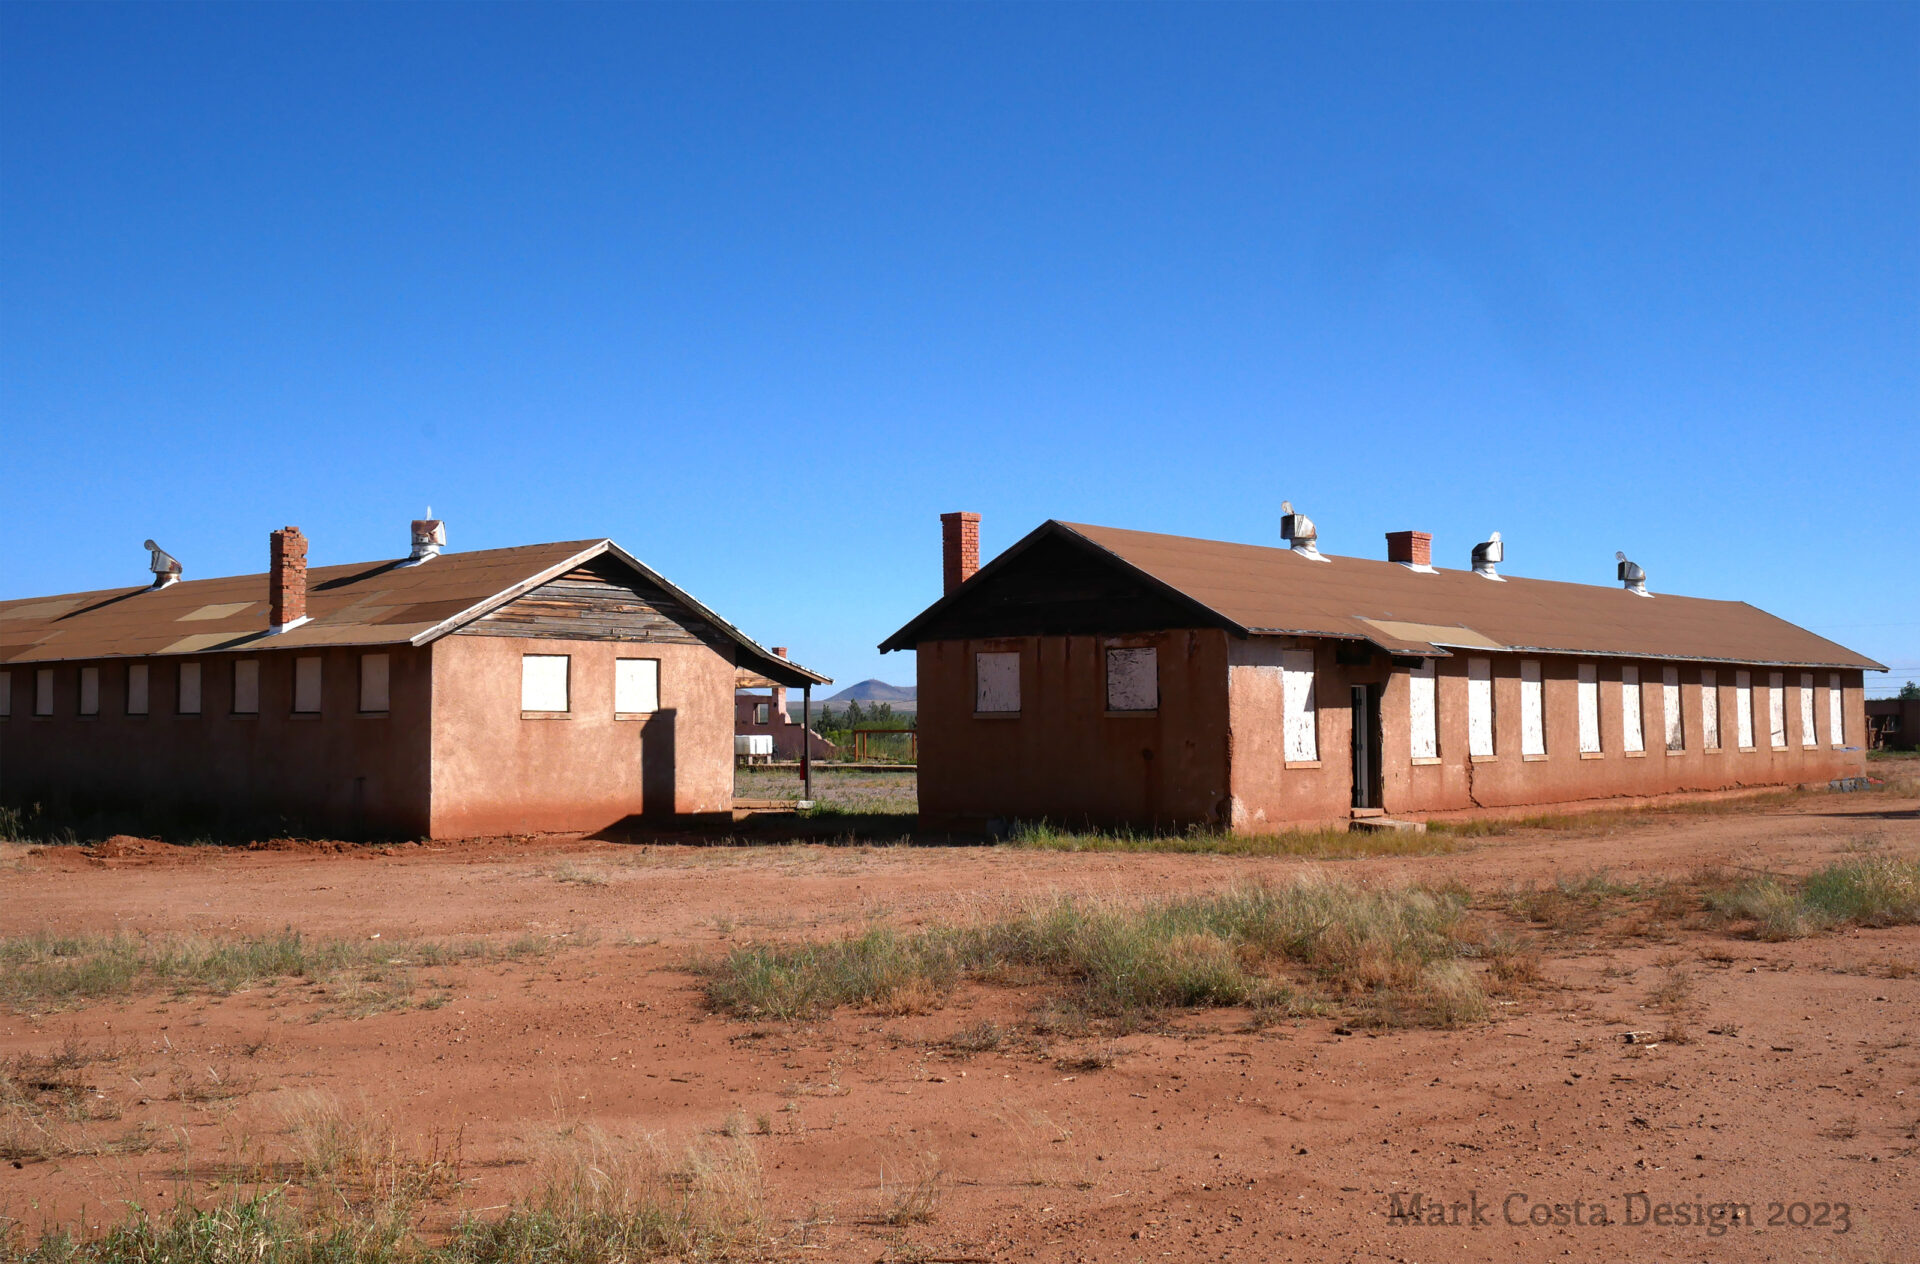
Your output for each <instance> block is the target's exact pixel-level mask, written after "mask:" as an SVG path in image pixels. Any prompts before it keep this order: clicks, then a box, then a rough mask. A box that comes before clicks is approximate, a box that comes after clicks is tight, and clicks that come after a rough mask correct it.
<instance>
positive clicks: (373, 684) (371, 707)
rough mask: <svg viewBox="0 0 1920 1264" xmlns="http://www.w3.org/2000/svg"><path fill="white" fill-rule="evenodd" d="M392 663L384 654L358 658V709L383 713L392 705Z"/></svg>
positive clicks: (363, 655) (366, 655)
mask: <svg viewBox="0 0 1920 1264" xmlns="http://www.w3.org/2000/svg"><path fill="white" fill-rule="evenodd" d="M392 692H393V661H392V660H391V659H390V658H388V656H387V655H385V654H362V655H361V656H360V709H361V710H362V711H385V710H388V709H389V708H390V707H391V705H392V701H393V698H392Z"/></svg>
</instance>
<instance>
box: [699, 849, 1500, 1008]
mask: <svg viewBox="0 0 1920 1264" xmlns="http://www.w3.org/2000/svg"><path fill="white" fill-rule="evenodd" d="M1479 940H1480V932H1479V929H1478V928H1477V926H1475V925H1473V924H1472V923H1470V922H1469V921H1468V920H1467V901H1466V898H1465V895H1464V893H1463V892H1460V891H1457V890H1451V889H1449V890H1434V889H1430V888H1425V887H1391V888H1374V887H1367V886H1360V885H1356V884H1353V883H1347V882H1337V881H1332V880H1328V879H1325V878H1320V877H1307V878H1303V879H1300V880H1298V881H1295V882H1292V883H1288V884H1284V885H1246V886H1239V887H1234V888H1231V889H1229V890H1227V891H1224V892H1219V893H1216V894H1212V895H1205V896H1195V897H1188V898H1182V899H1173V900H1161V901H1153V902H1149V903H1145V904H1131V903H1118V902H1110V901H1100V900H1091V899H1080V898H1071V897H1068V898H1061V899H1056V900H1052V901H1047V902H1042V903H1036V904H1032V905H1029V906H1027V907H1026V908H1023V909H1021V910H1019V911H1018V912H1016V913H1014V914H1012V915H1011V916H1005V917H1000V918H997V919H991V920H982V921H979V922H975V923H971V924H966V925H959V926H935V927H931V928H928V929H925V930H922V931H918V932H915V933H911V934H909V933H905V932H901V931H898V930H894V929H892V928H890V927H884V926H881V927H874V928H872V929H869V930H867V931H865V932H863V933H861V934H858V935H852V936H847V937H845V938H842V939H837V940H829V941H825V942H821V943H800V944H751V945H746V946H742V947H739V948H735V949H734V950H732V951H731V952H729V953H728V954H727V955H726V956H724V957H722V958H719V959H717V960H709V961H705V962H701V963H696V965H695V966H694V968H695V969H696V970H698V971H699V972H700V973H702V974H703V975H704V976H705V977H706V980H707V993H708V997H709V999H710V1001H711V1002H712V1004H713V1005H714V1007H715V1008H717V1009H719V1010H721V1011H723V1012H726V1013H730V1014H734V1015H736V1016H738V1017H743V1018H761V1017H773V1018H779V1019H803V1018H813V1017H818V1016H821V1015H824V1014H827V1013H830V1012H831V1011H832V1010H834V1009H835V1008H837V1007H839V1006H843V1005H862V1006H869V1007H874V1008H879V1009H883V1010H888V1009H897V1008H899V1007H902V1006H911V1007H912V1009H913V1010H915V1011H920V1010H924V1009H927V1008H930V1007H932V1006H933V1005H935V1004H937V1003H938V1002H939V1001H940V1000H942V999H944V998H945V997H946V996H948V995H949V994H951V992H952V991H953V989H954V988H955V987H956V986H957V985H958V984H959V983H960V982H961V981H962V980H963V979H966V978H974V979H978V980H980V981H982V982H989V983H992V982H999V983H1006V984H1013V985H1019V984H1026V983H1031V982H1036V981H1038V982H1046V983H1051V984H1052V985H1054V986H1055V987H1056V988H1057V989H1058V994H1057V995H1056V996H1055V997H1054V999H1053V1004H1052V1005H1051V1006H1050V1007H1049V1011H1050V1012H1048V1013H1046V1014H1043V1016H1042V1017H1041V1019H1040V1020H1039V1021H1038V1023H1037V1026H1038V1027H1039V1028H1041V1029H1043V1030H1050V1031H1051V1032H1053V1033H1054V1034H1068V1035H1072V1034H1076V1033H1077V1029H1078V1028H1079V1027H1081V1026H1084V1023H1085V1021H1086V1020H1088V1019H1098V1020H1101V1021H1103V1022H1106V1023H1108V1024H1109V1025H1110V1027H1112V1028H1114V1029H1118V1030H1130V1029H1133V1028H1135V1027H1137V1026H1139V1025H1140V1024H1142V1023H1145V1022H1151V1021H1154V1020H1156V1019H1157V1018H1158V1017H1159V1016H1161V1015H1164V1014H1165V1013H1167V1012H1169V1011H1172V1010H1175V1009H1187V1008H1199V1007H1213V1006H1243V1005H1244V1006H1253V1007H1256V1008H1267V1009H1275V1010H1289V1011H1294V1010H1300V1009H1304V1008H1308V1007H1310V1006H1311V1004H1312V1000H1311V999H1308V1000H1305V1001H1303V999H1302V997H1301V996H1300V994H1299V991H1298V990H1297V989H1296V987H1295V986H1294V985H1293V983H1292V982H1291V981H1289V980H1286V979H1284V978H1282V977H1281V975H1282V972H1283V971H1291V972H1294V973H1296V974H1303V975H1305V976H1306V979H1307V980H1308V983H1309V986H1310V987H1311V989H1312V990H1313V991H1314V992H1317V993H1318V994H1320V996H1321V997H1323V998H1325V999H1328V1000H1346V1001H1351V1002H1353V1003H1355V1004H1357V1005H1360V1006H1362V1007H1363V1008H1372V1009H1378V1008H1380V1007H1382V1006H1385V1007H1387V1008H1392V1009H1395V1010H1398V1011H1403V1012H1414V1013H1418V1014H1421V1015H1425V1016H1426V1017H1425V1018H1424V1019H1423V1021H1437V1022H1440V1023H1442V1024H1443V1025H1452V1024H1455V1023H1458V1022H1462V1021H1468V1016H1469V1015H1471V1014H1472V1013H1474V1012H1476V1010H1478V1011H1479V1012H1484V1002H1482V1004H1481V1005H1480V1006H1478V1007H1477V1006H1476V1005H1475V1004H1474V1002H1473V994H1474V993H1477V991H1478V987H1479V984H1478V982H1477V980H1476V978H1475V977H1474V976H1473V975H1472V974H1471V973H1470V972H1469V971H1467V970H1465V969H1464V968H1462V969H1457V970H1452V971H1434V970H1432V969H1430V967H1433V966H1435V965H1436V964H1438V963H1442V962H1445V961H1449V960H1452V959H1455V958H1459V957H1465V956H1470V955H1473V954H1475V953H1477V951H1478V943H1479Z"/></svg>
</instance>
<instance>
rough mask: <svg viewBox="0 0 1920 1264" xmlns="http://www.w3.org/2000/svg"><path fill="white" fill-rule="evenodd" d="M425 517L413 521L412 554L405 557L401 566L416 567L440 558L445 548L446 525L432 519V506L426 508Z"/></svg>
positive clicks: (436, 519)
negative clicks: (441, 551)
mask: <svg viewBox="0 0 1920 1264" xmlns="http://www.w3.org/2000/svg"><path fill="white" fill-rule="evenodd" d="M427 515H428V516H427V517H425V518H415V519H414V520H413V552H411V553H409V554H408V555H407V560H406V561H404V562H402V563H400V564H401V565H402V566H418V565H420V563H422V562H427V561H431V560H433V559H434V558H436V557H439V556H440V550H441V549H444V548H446V547H447V524H446V523H444V522H442V521H441V520H440V519H438V518H435V517H433V516H432V515H433V506H432V505H428V506H427Z"/></svg>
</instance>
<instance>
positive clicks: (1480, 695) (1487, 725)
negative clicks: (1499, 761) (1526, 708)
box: [1467, 658, 1493, 756]
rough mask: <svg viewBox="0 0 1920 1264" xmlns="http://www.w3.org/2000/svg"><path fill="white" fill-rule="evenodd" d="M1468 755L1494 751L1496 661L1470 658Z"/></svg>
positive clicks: (1468, 664)
mask: <svg viewBox="0 0 1920 1264" xmlns="http://www.w3.org/2000/svg"><path fill="white" fill-rule="evenodd" d="M1467 754H1469V755H1480V756H1486V755H1491V754H1493V660H1492V659H1490V658H1470V659H1468V660H1467Z"/></svg>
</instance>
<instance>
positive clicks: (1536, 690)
mask: <svg viewBox="0 0 1920 1264" xmlns="http://www.w3.org/2000/svg"><path fill="white" fill-rule="evenodd" d="M1520 753H1521V754H1522V755H1544V754H1546V753H1547V694H1546V686H1545V685H1544V684H1543V683H1541V680H1540V664H1539V663H1537V662H1535V661H1533V660H1531V659H1529V660H1527V661H1526V662H1523V663H1521V664H1520Z"/></svg>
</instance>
